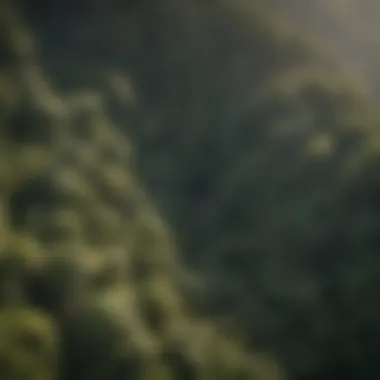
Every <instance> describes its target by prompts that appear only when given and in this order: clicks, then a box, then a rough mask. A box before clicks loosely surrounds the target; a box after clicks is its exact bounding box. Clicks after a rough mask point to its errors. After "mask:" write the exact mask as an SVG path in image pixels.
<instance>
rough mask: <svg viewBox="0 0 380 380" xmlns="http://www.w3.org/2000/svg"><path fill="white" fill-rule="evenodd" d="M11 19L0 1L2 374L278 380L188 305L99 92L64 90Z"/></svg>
mask: <svg viewBox="0 0 380 380" xmlns="http://www.w3.org/2000/svg"><path fill="white" fill-rule="evenodd" d="M13 11H14V10H13V9H11V8H10V7H9V6H7V4H6V3H5V2H1V9H0V18H1V20H0V36H1V53H0V56H1V57H2V58H1V62H0V64H1V76H0V90H1V100H0V106H1V130H0V131H1V138H0V142H1V150H0V152H1V158H2V159H1V180H0V183H1V217H2V219H1V221H2V228H1V233H2V237H1V245H2V246H1V260H0V272H1V276H0V283H1V286H0V290H1V309H0V330H1V333H2V334H1V345H0V377H1V378H2V379H6V380H29V379H31V380H35V379H39V380H53V379H65V380H76V379H78V380H79V379H80V380H86V379H89V380H90V379H91V380H94V379H99V380H101V379H104V380H105V379H113V380H117V379H120V380H121V379H136V380H137V379H140V380H143V379H144V380H151V379H155V380H174V379H178V380H179V379H181V380H182V379H183V380H186V379H204V380H211V379H215V380H216V379H231V380H232V379H252V380H256V379H257V380H266V379H268V380H275V379H280V378H281V374H280V371H279V370H278V368H277V366H276V364H275V363H274V362H273V361H272V360H271V359H270V358H267V357H266V356H265V355H261V354H256V353H253V352H251V353H250V352H248V351H247V350H246V349H244V347H243V346H242V345H240V344H239V343H238V342H237V341H234V340H232V339H231V338H230V337H229V336H228V335H225V334H223V333H222V332H221V331H219V330H220V329H219V328H218V325H217V324H216V323H215V322H213V321H212V320H210V319H204V318H201V317H199V316H198V315H197V312H196V311H195V310H194V311H192V309H191V304H189V303H188V302H187V301H186V299H185V297H184V295H183V291H182V289H183V283H181V282H179V279H183V278H184V277H183V276H184V275H185V271H184V270H183V269H181V267H180V265H179V264H178V262H177V257H176V247H175V243H174V241H173V239H172V236H171V234H170V233H169V232H168V230H167V227H166V226H165V224H164V223H163V222H162V220H161V219H160V218H159V217H158V216H157V213H155V212H154V211H153V206H152V204H151V202H150V201H149V200H148V199H147V197H146V196H145V195H144V193H143V191H142V190H141V186H140V185H139V184H138V182H137V181H136V179H135V176H134V174H133V168H132V166H133V163H132V161H131V154H132V152H131V148H130V144H129V142H128V140H127V139H126V138H125V137H124V136H122V135H121V134H120V133H119V132H118V131H117V129H116V127H115V126H114V125H113V124H112V123H111V122H110V121H109V119H108V117H107V109H106V106H105V102H104V101H103V100H102V96H101V94H98V93H96V92H91V91H85V92H83V91H80V89H78V91H75V92H72V93H71V94H70V95H66V96H63V95H62V96H60V94H59V93H57V92H56V91H55V90H54V88H53V86H52V85H51V83H50V81H49V79H48V78H47V77H46V76H45V75H44V72H43V69H41V67H40V66H39V62H38V59H37V58H36V56H35V54H34V43H35V40H34V39H33V37H31V34H30V32H29V31H28V28H27V27H25V25H22V23H21V24H20V22H19V19H18V18H17V14H16V13H14V12H13ZM37 42H38V41H37ZM182 282H183V281H182Z"/></svg>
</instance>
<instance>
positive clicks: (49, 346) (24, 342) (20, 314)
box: [0, 308, 58, 380]
mask: <svg viewBox="0 0 380 380" xmlns="http://www.w3.org/2000/svg"><path fill="white" fill-rule="evenodd" d="M57 349H58V335H57V331H56V326H55V324H54V323H53V322H52V320H51V319H50V318H49V317H48V316H46V315H45V314H43V313H40V312H39V311H36V310H33V309H28V308H8V309H5V310H2V311H1V312H0V376H1V378H2V379H4V380H54V379H55V378H56V373H57V368H58V367H57V365H58V356H57V354H58V352H57Z"/></svg>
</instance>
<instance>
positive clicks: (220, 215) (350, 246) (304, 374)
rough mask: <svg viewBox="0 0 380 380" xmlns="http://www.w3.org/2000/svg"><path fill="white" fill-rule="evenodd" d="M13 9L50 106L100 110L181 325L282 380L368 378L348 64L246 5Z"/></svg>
mask: <svg viewBox="0 0 380 380" xmlns="http://www.w3.org/2000/svg"><path fill="white" fill-rule="evenodd" d="M15 1H16V0H15ZM17 2H18V3H19V4H21V5H22V7H20V9H21V10H22V13H23V15H24V17H25V20H27V21H28V25H30V28H31V29H32V30H33V32H34V33H35V35H36V39H35V41H36V44H37V47H36V49H37V51H38V56H39V59H40V62H41V64H42V65H43V68H44V72H45V74H46V75H47V76H48V77H49V79H50V80H51V82H52V84H53V87H54V88H55V89H56V91H58V92H59V94H60V97H61V98H62V97H63V98H66V96H69V97H70V96H71V95H70V94H72V92H73V91H74V92H75V91H76V90H77V89H78V88H87V89H91V90H93V91H95V92H96V93H98V94H101V95H102V99H103V100H102V101H101V102H104V103H102V104H104V107H105V108H106V109H107V116H108V117H109V119H110V120H112V121H113V123H112V124H113V125H114V126H115V127H116V128H117V129H118V133H120V134H121V135H123V136H128V139H130V141H131V142H132V143H133V146H134V147H135V148H136V154H135V155H134V159H135V164H136V166H135V168H136V172H137V173H138V176H139V178H140V180H141V182H143V183H144V187H145V189H146V191H147V192H148V193H149V194H150V196H151V197H152V198H153V199H154V200H155V202H156V207H159V208H160V210H161V213H162V214H163V215H165V218H166V220H167V222H168V224H169V225H170V228H171V229H172V230H173V232H174V235H175V237H176V241H177V244H178V246H179V247H180V249H179V250H177V254H176V258H177V259H178V261H179V262H180V263H181V265H183V267H185V266H186V268H189V269H190V268H191V271H192V274H194V273H195V274H196V275H197V278H199V277H200V278H201V279H202V283H206V285H207V286H203V287H201V289H202V290H196V291H195V290H194V288H193V289H188V288H186V287H185V288H186V289H184V293H186V295H187V297H188V298H189V299H191V305H192V312H193V313H195V312H198V313H199V314H202V316H203V318H205V319H207V320H212V321H213V322H212V323H213V324H214V326H215V323H216V322H215V321H218V325H219V326H222V327H223V329H225V330H227V331H229V333H231V334H232V333H233V334H234V335H235V334H237V335H239V336H240V339H241V340H242V341H244V344H245V345H246V346H248V347H251V348H252V349H253V350H256V349H261V350H263V351H265V352H268V351H269V352H271V353H272V354H273V355H274V356H275V357H276V358H277V360H278V362H279V363H280V365H281V367H282V368H283V369H284V372H285V373H286V374H287V375H288V378H290V379H292V380H310V379H311V380H335V379H337V378H344V379H346V380H363V379H365V380H367V379H369V380H372V379H373V378H374V377H375V378H376V377H378V376H377V374H378V370H377V364H378V361H379V352H378V349H377V341H378V337H379V334H380V332H379V331H380V325H379V321H380V315H379V311H380V307H379V299H380V298H379V289H380V288H379V286H378V279H379V278H380V275H379V273H380V272H379V271H380V269H379V268H380V266H379V255H378V251H379V238H378V236H380V232H379V220H378V215H379V211H380V202H379V199H378V193H379V175H378V165H379V141H380V139H379V131H378V125H379V112H378V107H377V105H376V102H374V99H373V97H372V95H371V93H370V91H368V82H367V83H366V82H365V81H364V82H363V81H361V80H360V79H359V78H360V73H359V75H356V74H357V73H354V74H355V75H354V74H352V70H351V69H352V68H353V67H354V65H351V61H349V60H348V58H347V59H342V57H341V56H340V54H339V53H338V54H330V52H331V45H330V48H329V47H328V46H326V45H328V42H329V41H325V42H326V43H325V42H324V41H321V40H320V39H319V41H316V39H311V38H309V35H310V33H307V32H306V31H305V29H303V28H302V27H301V25H300V24H299V23H297V22H291V23H289V22H286V21H283V19H281V17H279V16H278V13H277V16H278V17H277V16H276V13H275V11H274V9H272V10H271V9H270V8H265V7H264V5H263V4H262V3H261V2H260V1H253V0H252V1H250V0H236V1H235V0H234V1H233V2H231V1H228V0H183V1H181V2H178V1H176V0H155V1H152V0H140V1H131V0H130V1H118V0H112V1H107V2H106V1H101V0H97V1H95V0H77V1H75V2H74V1H66V2H54V1H50V0H38V1H36V2H30V1H22V0H17ZM308 3H309V2H308ZM350 3H351V4H353V2H350ZM294 4H295V8H296V5H297V3H296V2H295V3H294ZM313 4H314V5H315V6H317V2H314V3H313ZM326 4H327V3H326ZM336 4H337V3H336ZM341 4H343V2H341ZM277 9H278V8H277ZM326 9H327V8H326ZM342 9H343V7H342ZM300 18H302V16H301V17H300ZM310 24H311V22H310ZM333 24H334V23H333ZM323 29H324V28H323ZM351 32H352V33H356V32H355V31H353V30H352V31H351ZM317 40H318V38H317ZM332 50H334V49H332ZM354 62H355V61H354V60H353V61H352V63H354ZM357 77H359V78H357ZM118 136H120V135H118ZM99 166H100V165H99ZM174 272H176V271H174ZM177 277H179V278H184V276H183V274H182V273H181V274H179V275H178V276H177ZM193 285H194V284H193ZM193 285H192V286H193ZM201 285H203V284H201ZM198 286H200V285H198ZM176 288H177V286H176ZM198 289H199V288H198ZM187 297H186V298H187ZM235 336H236V335H235Z"/></svg>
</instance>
